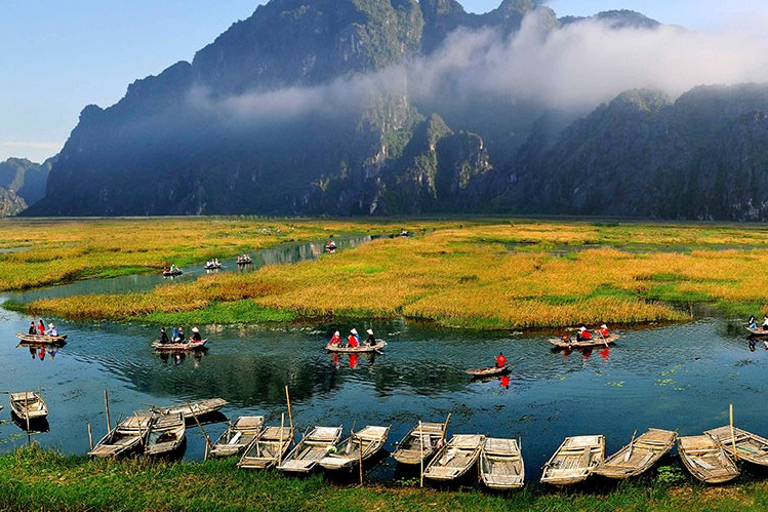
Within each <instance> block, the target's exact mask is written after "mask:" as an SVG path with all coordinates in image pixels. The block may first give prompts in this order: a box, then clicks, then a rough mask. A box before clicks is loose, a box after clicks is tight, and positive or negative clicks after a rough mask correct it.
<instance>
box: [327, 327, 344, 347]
mask: <svg viewBox="0 0 768 512" xmlns="http://www.w3.org/2000/svg"><path fill="white" fill-rule="evenodd" d="M328 345H333V346H334V347H338V346H340V345H341V334H339V331H336V332H334V333H333V336H331V341H329V342H328Z"/></svg>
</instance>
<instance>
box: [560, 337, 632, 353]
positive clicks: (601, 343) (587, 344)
mask: <svg viewBox="0 0 768 512" xmlns="http://www.w3.org/2000/svg"><path fill="white" fill-rule="evenodd" d="M619 338H620V336H619V335H618V334H611V335H610V336H608V337H607V338H601V337H593V338H592V339H591V340H586V341H576V340H574V339H572V338H569V339H568V341H564V340H561V339H559V338H550V339H549V342H550V343H551V344H553V345H554V346H556V347H557V348H565V349H568V350H571V349H574V348H595V347H606V346H608V345H613V344H614V343H616V340H618V339H619Z"/></svg>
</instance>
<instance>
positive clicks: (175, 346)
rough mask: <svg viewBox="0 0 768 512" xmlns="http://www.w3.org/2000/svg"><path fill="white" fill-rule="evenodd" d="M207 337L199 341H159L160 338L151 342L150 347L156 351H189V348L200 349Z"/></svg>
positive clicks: (203, 346)
mask: <svg viewBox="0 0 768 512" xmlns="http://www.w3.org/2000/svg"><path fill="white" fill-rule="evenodd" d="M207 342H208V339H207V338H206V339H204V340H200V341H190V342H189V343H160V340H155V341H154V342H152V348H153V349H154V350H156V351H158V352H168V351H170V352H189V351H191V350H202V349H204V348H205V344H206V343H207Z"/></svg>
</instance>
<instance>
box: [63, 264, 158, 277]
mask: <svg viewBox="0 0 768 512" xmlns="http://www.w3.org/2000/svg"><path fill="white" fill-rule="evenodd" d="M152 272H157V269H156V268H150V267H139V266H130V267H107V268H86V269H84V270H82V271H81V272H78V273H77V275H75V276H74V278H73V280H81V279H110V278H113V277H122V276H132V275H136V274H149V273H152Z"/></svg>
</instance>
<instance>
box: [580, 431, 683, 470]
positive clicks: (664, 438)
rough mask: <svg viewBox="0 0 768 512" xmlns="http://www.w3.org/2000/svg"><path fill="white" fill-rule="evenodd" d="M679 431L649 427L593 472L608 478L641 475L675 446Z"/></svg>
mask: <svg viewBox="0 0 768 512" xmlns="http://www.w3.org/2000/svg"><path fill="white" fill-rule="evenodd" d="M676 439H677V432H673V431H671V430H661V429H657V428H651V429H648V431H647V432H645V433H644V434H642V435H641V436H640V437H638V438H637V439H635V438H633V439H632V441H631V442H630V443H629V444H628V445H626V446H624V447H623V448H622V449H620V450H619V451H617V452H616V453H614V454H613V455H611V456H610V457H608V458H607V459H605V460H604V461H603V462H601V463H600V465H599V466H597V467H596V468H595V469H594V471H593V473H596V474H598V475H602V476H604V477H607V478H615V479H624V478H629V477H631V476H637V475H640V474H642V473H644V472H646V471H648V470H649V469H651V468H652V467H653V465H654V464H656V463H657V462H658V461H659V459H660V458H661V457H663V456H664V455H665V454H667V453H668V452H669V451H670V450H671V449H672V447H674V446H675V440H676Z"/></svg>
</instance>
